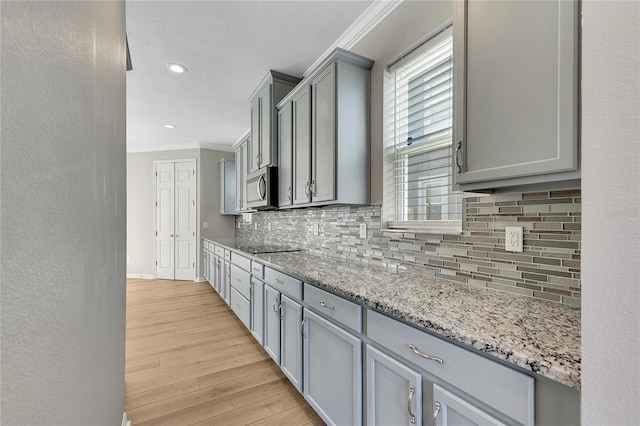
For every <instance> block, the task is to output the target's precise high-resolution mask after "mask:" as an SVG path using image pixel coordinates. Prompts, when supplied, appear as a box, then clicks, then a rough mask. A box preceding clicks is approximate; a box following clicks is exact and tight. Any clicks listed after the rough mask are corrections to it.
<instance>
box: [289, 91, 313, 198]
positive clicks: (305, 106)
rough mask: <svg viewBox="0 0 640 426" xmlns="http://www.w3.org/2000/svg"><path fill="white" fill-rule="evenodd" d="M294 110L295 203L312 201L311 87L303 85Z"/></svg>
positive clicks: (296, 96) (295, 101) (296, 98)
mask: <svg viewBox="0 0 640 426" xmlns="http://www.w3.org/2000/svg"><path fill="white" fill-rule="evenodd" d="M291 103H292V111H293V136H294V138H293V153H294V155H293V167H292V170H293V183H294V186H293V193H294V196H293V204H307V203H310V202H311V192H310V190H309V185H310V182H311V89H310V88H309V86H307V85H305V86H303V87H302V88H301V89H300V91H299V92H297V93H296V95H295V96H294V97H293V98H292V100H291Z"/></svg>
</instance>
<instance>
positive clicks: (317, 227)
mask: <svg viewBox="0 0 640 426" xmlns="http://www.w3.org/2000/svg"><path fill="white" fill-rule="evenodd" d="M313 235H320V224H319V223H318V222H315V223H314V224H313Z"/></svg>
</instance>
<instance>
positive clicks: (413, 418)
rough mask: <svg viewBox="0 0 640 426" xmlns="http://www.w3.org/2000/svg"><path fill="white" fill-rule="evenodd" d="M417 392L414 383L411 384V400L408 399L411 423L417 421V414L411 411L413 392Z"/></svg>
mask: <svg viewBox="0 0 640 426" xmlns="http://www.w3.org/2000/svg"><path fill="white" fill-rule="evenodd" d="M415 393H416V388H415V387H414V386H413V385H409V400H408V401H407V411H408V412H409V420H410V421H411V423H412V424H413V423H415V422H416V415H415V414H413V413H412V412H411V402H412V401H413V394H415Z"/></svg>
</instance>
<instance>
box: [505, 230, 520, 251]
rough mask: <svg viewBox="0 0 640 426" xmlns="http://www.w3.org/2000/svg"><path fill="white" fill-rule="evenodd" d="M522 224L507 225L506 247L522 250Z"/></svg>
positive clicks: (510, 249)
mask: <svg viewBox="0 0 640 426" xmlns="http://www.w3.org/2000/svg"><path fill="white" fill-rule="evenodd" d="M522 232H523V231H522V226H507V227H506V228H505V230H504V249H505V250H507V251H514V252H522Z"/></svg>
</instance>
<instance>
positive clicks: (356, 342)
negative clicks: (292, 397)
mask: <svg viewBox="0 0 640 426" xmlns="http://www.w3.org/2000/svg"><path fill="white" fill-rule="evenodd" d="M304 321H305V322H304V343H303V345H304V349H303V354H304V361H303V371H304V373H303V380H302V382H303V395H304V397H305V399H306V400H307V401H308V402H309V404H310V405H311V406H312V407H313V408H314V409H315V410H316V412H317V413H318V414H319V415H320V417H322V420H324V421H325V422H326V423H327V424H329V425H359V424H362V342H361V340H360V339H358V338H357V337H355V336H353V335H352V334H350V333H348V332H346V331H344V330H343V329H341V328H339V327H337V326H335V325H333V324H331V323H330V322H329V321H327V320H325V319H323V318H321V317H319V316H318V315H316V314H314V313H313V312H312V311H310V310H308V309H304Z"/></svg>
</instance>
